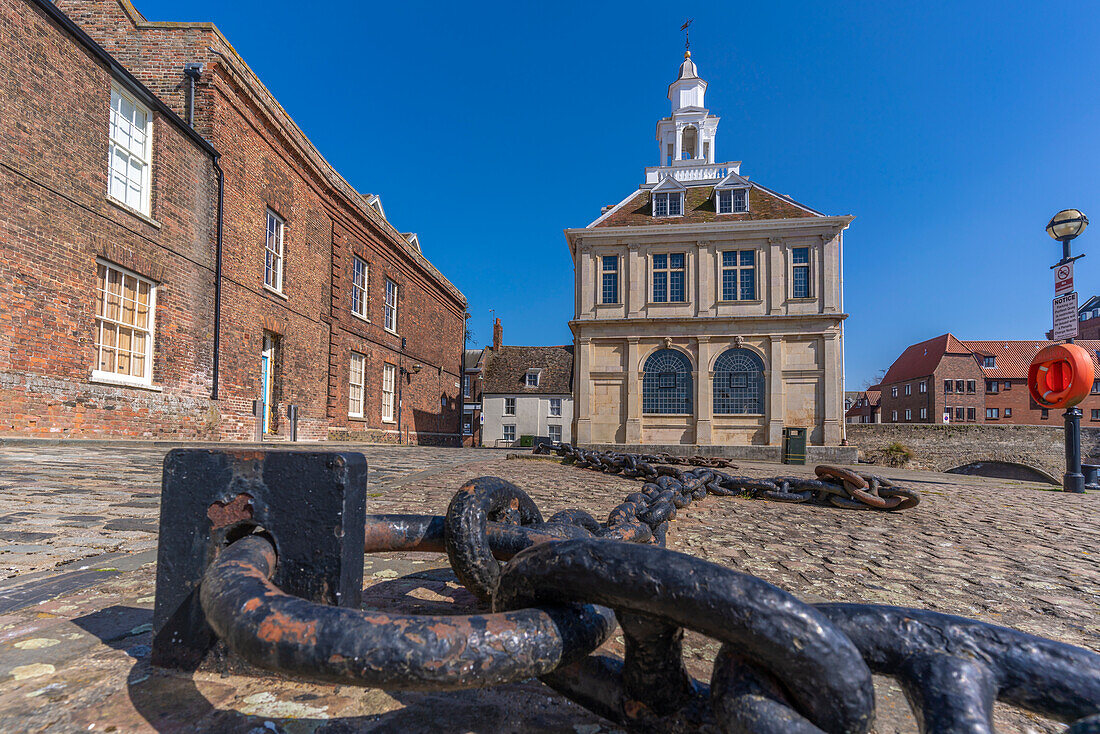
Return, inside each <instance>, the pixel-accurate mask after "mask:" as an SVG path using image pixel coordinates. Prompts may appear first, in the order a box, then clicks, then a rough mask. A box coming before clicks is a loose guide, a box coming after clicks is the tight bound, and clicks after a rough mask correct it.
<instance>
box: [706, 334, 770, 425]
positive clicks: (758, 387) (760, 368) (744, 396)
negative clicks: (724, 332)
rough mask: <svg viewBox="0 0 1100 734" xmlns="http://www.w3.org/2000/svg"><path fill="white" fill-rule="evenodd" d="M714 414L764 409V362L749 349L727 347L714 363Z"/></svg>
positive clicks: (736, 413) (742, 412)
mask: <svg viewBox="0 0 1100 734" xmlns="http://www.w3.org/2000/svg"><path fill="white" fill-rule="evenodd" d="M713 390H714V413H715V414H716V415H746V414H760V413H763V412H764V362H763V361H762V360H761V359H760V357H759V356H757V355H756V353H755V352H752V351H750V350H748V349H728V350H726V351H725V352H723V353H722V354H721V355H719V357H718V359H717V360H716V361H715V363H714V384H713Z"/></svg>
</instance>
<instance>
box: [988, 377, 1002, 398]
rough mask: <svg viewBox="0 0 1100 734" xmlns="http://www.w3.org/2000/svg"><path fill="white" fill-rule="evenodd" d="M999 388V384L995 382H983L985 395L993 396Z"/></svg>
mask: <svg viewBox="0 0 1100 734" xmlns="http://www.w3.org/2000/svg"><path fill="white" fill-rule="evenodd" d="M999 386H1000V383H999V382H997V381H996V380H986V381H985V391H986V392H987V393H990V394H994V395H995V394H996V393H997V388H998V387H999Z"/></svg>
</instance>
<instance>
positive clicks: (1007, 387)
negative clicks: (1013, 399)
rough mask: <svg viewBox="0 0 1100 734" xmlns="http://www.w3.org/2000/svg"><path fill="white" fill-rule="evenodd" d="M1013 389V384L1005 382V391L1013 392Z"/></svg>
mask: <svg viewBox="0 0 1100 734" xmlns="http://www.w3.org/2000/svg"><path fill="white" fill-rule="evenodd" d="M1011 389H1012V383H1011V382H1009V381H1008V380H1005V390H1011Z"/></svg>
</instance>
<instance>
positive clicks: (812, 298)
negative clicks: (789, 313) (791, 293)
mask: <svg viewBox="0 0 1100 734" xmlns="http://www.w3.org/2000/svg"><path fill="white" fill-rule="evenodd" d="M816 300H817V296H806V297H805V298H788V299H787V302H788V303H812V302H813V301H816Z"/></svg>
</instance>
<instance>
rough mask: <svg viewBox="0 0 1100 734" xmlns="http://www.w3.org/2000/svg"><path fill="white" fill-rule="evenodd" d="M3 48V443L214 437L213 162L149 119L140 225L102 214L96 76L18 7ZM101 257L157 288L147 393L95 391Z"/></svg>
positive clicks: (112, 209)
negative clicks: (149, 187)
mask: <svg viewBox="0 0 1100 734" xmlns="http://www.w3.org/2000/svg"><path fill="white" fill-rule="evenodd" d="M0 47H2V48H3V49H4V63H3V64H0V147H2V148H3V150H4V151H5V152H6V154H5V156H4V157H3V159H0V191H2V192H3V207H2V209H0V303H3V304H4V306H3V309H2V310H0V432H3V433H6V434H9V435H45V436H62V437H64V436H85V437H86V436H106V435H111V436H128V437H167V436H173V437H179V438H196V439H205V438H211V437H213V436H215V435H217V423H218V417H217V410H216V409H215V408H214V406H213V405H212V403H211V401H210V400H209V392H210V388H211V362H212V353H211V349H210V345H209V338H208V335H209V334H210V330H211V318H210V313H211V310H212V302H213V258H212V254H213V246H212V243H213V227H214V212H213V207H212V205H211V202H212V201H213V196H214V174H213V169H212V166H211V161H210V159H209V157H208V156H207V154H206V153H204V152H203V151H202V150H200V149H199V148H198V147H197V146H196V145H195V144H194V143H193V142H192V141H191V140H189V139H187V138H186V137H185V136H184V135H183V133H182V132H180V131H179V130H177V129H176V128H174V127H173V126H172V125H170V124H168V123H167V122H166V121H165V120H163V119H161V118H159V117H155V119H154V125H153V194H152V209H151V214H152V217H151V219H148V218H145V217H143V216H140V215H137V214H135V213H132V212H130V211H129V210H126V209H125V208H123V207H120V206H117V205H115V204H113V203H111V202H110V201H109V200H108V199H107V196H106V192H107V150H108V141H107V130H108V121H109V110H110V97H111V76H110V74H109V73H108V71H107V69H106V68H104V67H103V66H102V65H101V64H100V63H99V62H98V61H97V60H96V59H94V58H93V57H92V56H91V55H89V54H88V53H87V52H86V51H85V50H84V48H83V47H82V46H80V45H79V44H77V43H76V42H75V41H74V40H73V39H72V38H71V37H69V36H68V35H67V34H66V33H65V32H63V31H62V30H61V29H60V28H58V27H57V26H56V25H54V24H53V22H52V21H50V20H49V19H48V18H46V17H45V16H44V15H42V14H41V13H40V11H38V10H37V9H36V8H34V7H33V6H31V5H29V4H28V3H26V2H25V1H24V0H0ZM8 151H10V152H8ZM97 257H101V258H104V259H106V260H109V261H111V262H113V263H115V264H117V265H121V266H123V267H125V268H127V269H129V270H132V271H135V272H137V273H139V274H141V275H144V276H146V277H148V278H151V279H152V280H154V281H156V282H157V283H158V286H157V292H156V312H155V320H154V323H155V335H154V344H153V372H152V378H153V379H152V382H153V386H154V388H155V389H141V388H133V387H118V386H113V385H105V384H100V383H96V382H92V381H91V371H92V367H93V365H94V362H95V354H94V351H95V350H94V343H95V334H94V325H95V313H94V309H95V301H94V293H95V285H96V258H97Z"/></svg>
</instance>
